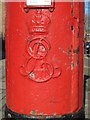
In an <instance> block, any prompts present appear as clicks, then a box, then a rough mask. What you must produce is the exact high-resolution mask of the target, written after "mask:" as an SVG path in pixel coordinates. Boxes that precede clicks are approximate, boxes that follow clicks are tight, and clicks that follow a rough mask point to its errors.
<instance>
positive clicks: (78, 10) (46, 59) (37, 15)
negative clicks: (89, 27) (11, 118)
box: [5, 2, 84, 115]
mask: <svg viewBox="0 0 90 120" xmlns="http://www.w3.org/2000/svg"><path fill="white" fill-rule="evenodd" d="M24 5H25V4H24V3H20V2H18V3H6V36H5V37H6V98H7V107H8V108H10V109H11V110H12V111H14V112H17V113H21V114H27V115H62V114H67V113H72V112H75V111H77V110H79V109H80V108H81V107H82V105H83V71H82V70H83V39H84V38H83V35H84V34H83V29H84V3H79V2H67V3H65V2H64V3H62V2H60V3H57V2H56V3H55V9H54V10H53V11H52V12H50V10H49V9H48V8H42V9H39V8H37V9H36V8H35V9H31V8H30V10H28V11H27V10H25V9H26V7H25V6H24ZM27 8H28V7H27Z"/></svg>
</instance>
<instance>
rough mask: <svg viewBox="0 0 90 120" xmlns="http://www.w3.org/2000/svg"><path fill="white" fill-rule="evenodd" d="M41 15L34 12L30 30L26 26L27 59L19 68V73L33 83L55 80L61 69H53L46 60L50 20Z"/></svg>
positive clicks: (48, 47)
mask: <svg viewBox="0 0 90 120" xmlns="http://www.w3.org/2000/svg"><path fill="white" fill-rule="evenodd" d="M41 13H42V10H36V14H35V15H34V17H36V19H35V20H34V19H33V21H32V25H31V26H30V28H29V27H28V26H27V28H29V29H28V30H29V36H30V38H29V40H28V41H27V45H26V46H27V47H26V51H27V53H28V58H27V60H26V62H25V64H24V65H22V66H21V67H20V73H21V74H22V75H23V76H25V77H28V78H29V79H30V80H32V81H35V82H46V81H48V80H50V79H51V78H56V77H59V76H60V75H61V69H60V68H59V67H56V68H55V67H54V66H53V65H52V64H51V63H49V62H48V60H47V55H48V52H49V51H50V49H51V45H50V42H49V41H48V40H47V34H46V33H48V31H47V30H48V27H49V24H50V21H51V20H50V18H49V17H47V16H46V15H44V13H42V14H41ZM46 21H47V22H46ZM30 22H31V21H30ZM37 30H38V33H37ZM30 31H32V32H33V34H35V35H34V36H32V32H30ZM42 31H44V32H45V34H42V33H43V32H42ZM36 33H37V35H36Z"/></svg>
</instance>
